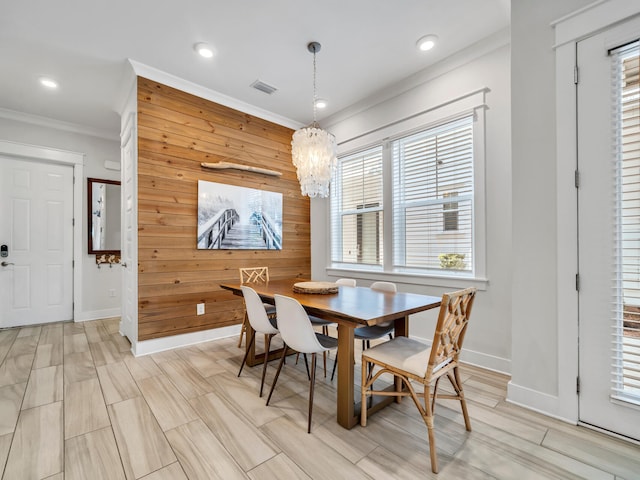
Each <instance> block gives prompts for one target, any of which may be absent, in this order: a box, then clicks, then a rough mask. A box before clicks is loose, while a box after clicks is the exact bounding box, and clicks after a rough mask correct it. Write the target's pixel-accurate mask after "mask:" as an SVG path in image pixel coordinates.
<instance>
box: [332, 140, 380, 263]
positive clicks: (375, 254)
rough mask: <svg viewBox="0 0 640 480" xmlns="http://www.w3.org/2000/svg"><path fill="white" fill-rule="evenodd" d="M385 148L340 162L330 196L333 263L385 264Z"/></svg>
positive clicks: (357, 154) (376, 147)
mask: <svg viewBox="0 0 640 480" xmlns="http://www.w3.org/2000/svg"><path fill="white" fill-rule="evenodd" d="M382 187H383V181H382V146H380V145H379V146H375V147H373V148H370V149H368V150H365V151H363V152H358V153H355V154H352V155H349V156H346V157H342V158H340V159H339V162H338V168H337V172H336V177H335V178H334V183H333V195H332V196H331V229H332V242H331V243H332V245H331V257H332V258H331V259H332V261H333V262H334V263H336V262H337V263H345V264H361V265H380V266H381V265H382V263H383V245H384V242H383V198H382V197H383V191H382Z"/></svg>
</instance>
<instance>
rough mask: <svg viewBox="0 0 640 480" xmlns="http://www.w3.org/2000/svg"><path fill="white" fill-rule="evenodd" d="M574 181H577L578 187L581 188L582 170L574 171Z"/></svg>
mask: <svg viewBox="0 0 640 480" xmlns="http://www.w3.org/2000/svg"><path fill="white" fill-rule="evenodd" d="M574 182H575V185H576V188H580V170H576V171H575V172H574Z"/></svg>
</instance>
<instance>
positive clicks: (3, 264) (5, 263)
mask: <svg viewBox="0 0 640 480" xmlns="http://www.w3.org/2000/svg"><path fill="white" fill-rule="evenodd" d="M0 265H2V266H3V267H8V266H9V265H15V263H9V262H2V263H0Z"/></svg>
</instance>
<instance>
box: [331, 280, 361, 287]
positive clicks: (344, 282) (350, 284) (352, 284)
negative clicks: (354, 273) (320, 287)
mask: <svg viewBox="0 0 640 480" xmlns="http://www.w3.org/2000/svg"><path fill="white" fill-rule="evenodd" d="M336 285H345V286H347V287H355V286H356V279H355V278H339V279H338V280H336Z"/></svg>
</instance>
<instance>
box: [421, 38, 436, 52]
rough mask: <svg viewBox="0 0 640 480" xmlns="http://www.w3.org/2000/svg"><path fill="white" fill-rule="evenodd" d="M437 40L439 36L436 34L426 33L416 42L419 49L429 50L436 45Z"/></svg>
mask: <svg viewBox="0 0 640 480" xmlns="http://www.w3.org/2000/svg"><path fill="white" fill-rule="evenodd" d="M437 41H438V37H437V36H436V35H425V36H424V37H422V38H421V39H420V40H418V41H417V42H416V46H417V47H418V50H421V51H423V52H426V51H427V50H431V49H432V48H433V47H435V45H436V42H437Z"/></svg>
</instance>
